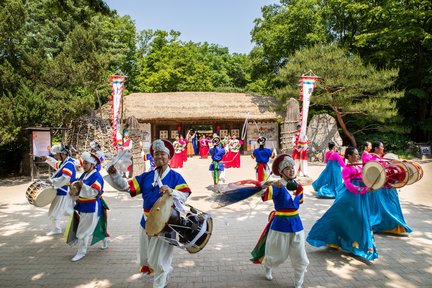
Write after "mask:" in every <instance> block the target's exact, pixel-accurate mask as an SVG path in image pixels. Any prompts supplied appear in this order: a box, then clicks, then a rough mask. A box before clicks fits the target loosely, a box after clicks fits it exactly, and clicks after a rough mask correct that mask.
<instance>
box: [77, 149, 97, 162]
mask: <svg viewBox="0 0 432 288" xmlns="http://www.w3.org/2000/svg"><path fill="white" fill-rule="evenodd" d="M81 159H83V160H84V161H86V162H88V163H91V164H93V165H96V164H100V159H99V157H97V156H96V155H95V154H93V153H90V152H87V151H86V152H83V153H82V154H81Z"/></svg>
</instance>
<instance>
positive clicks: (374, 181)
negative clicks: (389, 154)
mask: <svg viewBox="0 0 432 288" xmlns="http://www.w3.org/2000/svg"><path fill="white" fill-rule="evenodd" d="M408 176H409V173H408V168H407V167H406V166H405V164H404V163H402V162H389V163H387V164H381V163H380V162H378V161H369V162H367V163H366V164H365V165H364V166H363V172H362V180H363V182H364V184H365V185H366V186H367V187H370V188H372V189H374V190H377V189H380V188H382V187H383V186H384V185H387V186H390V187H394V188H401V187H403V186H405V185H406V184H407V182H408Z"/></svg>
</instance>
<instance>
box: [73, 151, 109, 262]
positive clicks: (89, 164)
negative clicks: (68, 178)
mask: <svg viewBox="0 0 432 288" xmlns="http://www.w3.org/2000/svg"><path fill="white" fill-rule="evenodd" d="M81 159H82V160H83V169H84V173H83V174H82V175H81V177H80V178H79V180H77V181H75V182H74V183H72V189H71V191H70V192H69V193H70V194H71V195H72V196H75V197H77V200H76V205H75V210H77V211H78V213H79V216H80V217H79V224H78V228H77V231H76V237H77V238H78V251H77V253H76V255H75V256H74V257H73V258H72V261H73V262H76V261H79V260H81V259H82V258H83V257H84V256H85V255H86V254H87V248H88V246H89V245H90V239H91V238H92V243H91V245H93V244H95V243H96V242H98V241H99V240H102V239H103V245H102V248H103V249H106V248H108V243H109V241H110V240H109V234H108V233H107V231H106V209H108V206H107V205H106V203H105V202H104V201H103V200H102V193H103V186H104V180H103V178H102V176H101V174H100V173H99V171H98V170H97V169H96V165H98V164H100V159H99V157H98V156H97V155H96V154H93V153H89V152H84V153H82V155H81ZM101 215H103V217H101ZM101 218H103V222H104V223H102V224H101V225H100V227H101V230H103V231H102V234H103V235H99V234H100V233H99V234H98V235H95V234H94V231H95V228H96V226H97V224H98V222H99V220H100V219H101Z"/></svg>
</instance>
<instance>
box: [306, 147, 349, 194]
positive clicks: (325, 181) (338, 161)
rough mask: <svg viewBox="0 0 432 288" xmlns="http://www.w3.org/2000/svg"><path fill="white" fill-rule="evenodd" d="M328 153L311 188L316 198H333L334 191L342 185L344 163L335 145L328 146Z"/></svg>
mask: <svg viewBox="0 0 432 288" xmlns="http://www.w3.org/2000/svg"><path fill="white" fill-rule="evenodd" d="M328 148H329V151H327V152H326V154H325V157H324V161H325V163H327V165H326V167H325V169H324V170H323V171H322V172H321V174H320V176H319V177H318V179H317V180H315V181H314V182H313V183H312V187H313V188H314V189H315V191H316V192H317V196H318V197H323V198H335V197H336V190H337V188H338V187H339V185H341V184H342V168H343V167H345V161H344V160H343V159H342V157H341V156H340V155H339V153H338V147H337V146H336V144H335V143H333V142H330V143H329V144H328Z"/></svg>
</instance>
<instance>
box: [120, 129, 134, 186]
mask: <svg viewBox="0 0 432 288" xmlns="http://www.w3.org/2000/svg"><path fill="white" fill-rule="evenodd" d="M118 149H119V150H123V151H129V152H130V155H131V158H130V160H131V161H132V163H131V165H129V167H128V168H127V175H126V174H125V175H123V176H124V177H126V178H131V177H132V175H133V153H132V152H133V150H132V149H133V141H132V139H130V137H129V131H127V130H125V131H124V132H123V141H122V142H121V145H119V147H118Z"/></svg>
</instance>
